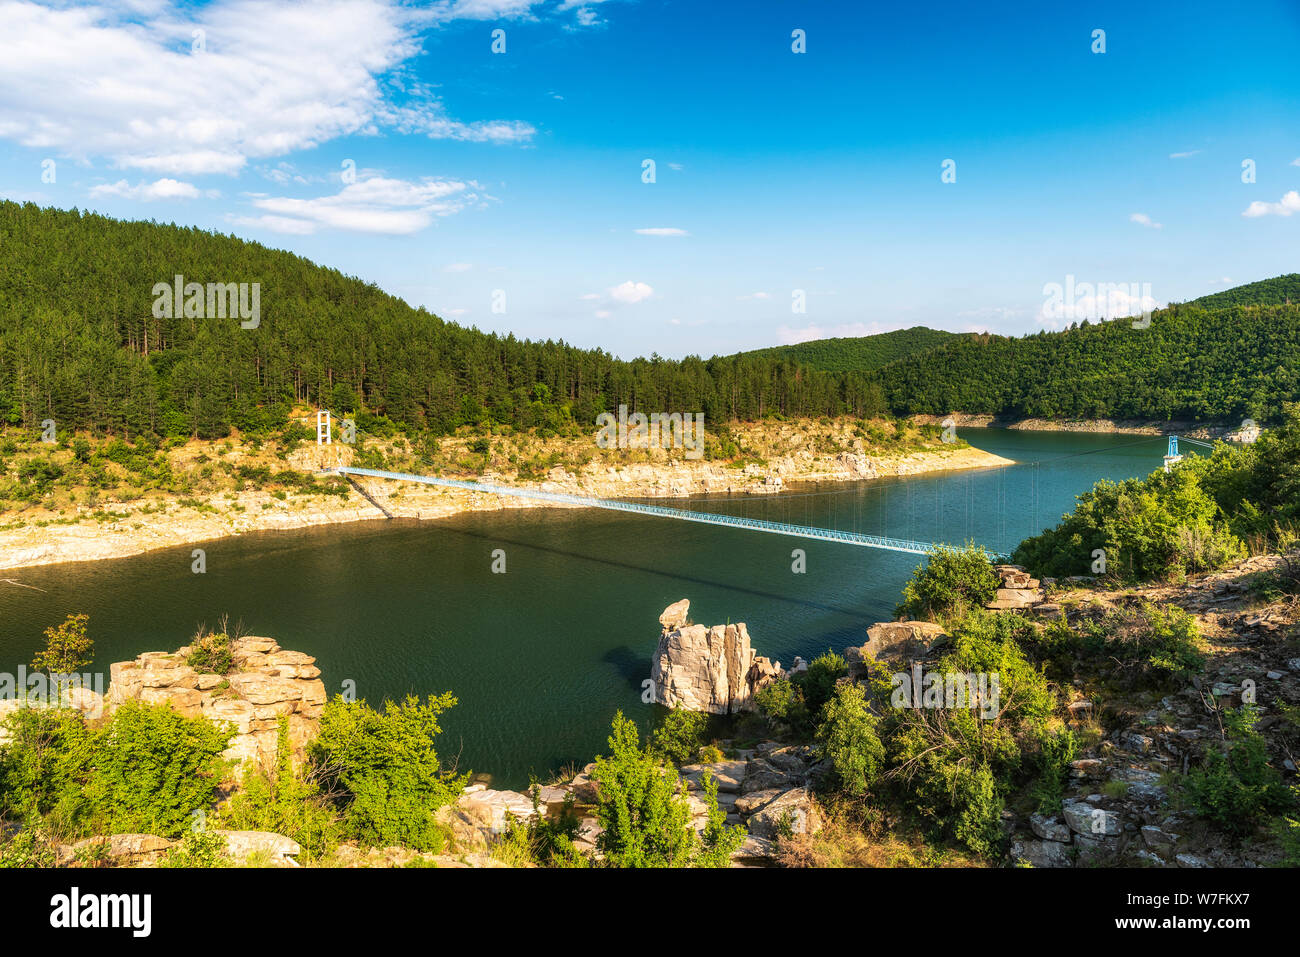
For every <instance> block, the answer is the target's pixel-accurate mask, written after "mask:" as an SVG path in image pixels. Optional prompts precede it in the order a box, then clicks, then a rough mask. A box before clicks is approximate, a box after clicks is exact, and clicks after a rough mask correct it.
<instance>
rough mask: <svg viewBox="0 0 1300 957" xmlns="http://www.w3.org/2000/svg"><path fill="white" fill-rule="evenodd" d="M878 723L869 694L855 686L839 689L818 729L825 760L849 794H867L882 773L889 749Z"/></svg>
mask: <svg viewBox="0 0 1300 957" xmlns="http://www.w3.org/2000/svg"><path fill="white" fill-rule="evenodd" d="M877 723H878V719H877V718H876V716H875V715H873V714H872V713H871V712H870V711H869V710H868V708H867V698H866V694H865V693H864V692H863V690H862V688H860V687H859V686H857V685H854V684H846V685H840V686H839V687H837V688H836V689H835V692H834V694H833V695H832V697H831V700H830V701H828V702H827V703H826V706H825V708H824V709H823V712H822V722H821V725H820V727H818V729H817V739H818V741H819V742H820V743H821V753H822V757H824V758H827V759H829V760H830V762H831V768H832V770H833V774H834V778H835V784H836V786H837V787H838V788H839V789H840V790H842V791H844V792H845V793H847V794H852V795H856V796H861V795H863V794H865V793H866V792H867V790H868V789H869V788H870V787H871V786H872V785H873V784H874V783H875V781H876V778H877V777H878V776H879V774H880V771H881V768H882V765H883V764H884V761H885V749H884V746H883V745H882V744H881V743H880V737H879V735H878V734H877V732H876V725H877Z"/></svg>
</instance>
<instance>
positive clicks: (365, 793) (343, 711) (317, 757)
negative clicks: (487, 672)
mask: <svg viewBox="0 0 1300 957" xmlns="http://www.w3.org/2000/svg"><path fill="white" fill-rule="evenodd" d="M455 704H456V698H455V697H454V696H453V695H451V694H443V695H436V696H435V695H429V696H428V698H427V699H426V700H425V701H424V702H423V703H422V702H421V701H420V699H419V698H417V697H415V696H414V695H408V696H407V697H406V698H405V699H404V700H403V701H402V702H400V703H395V702H392V701H386V702H385V703H384V709H383V711H376V710H374V709H373V708H370V707H369V706H367V705H366V703H365V701H357V702H347V701H344V700H343V698H342V696H336V697H335V698H333V699H332V700H331V701H330V702H329V703H328V704H327V705H326V706H325V709H324V712H323V713H322V714H321V727H320V735H319V737H317V739H316V740H315V741H314V742H313V743H312V747H311V759H312V762H313V765H314V767H315V773H316V774H317V775H318V779H319V780H320V781H321V784H322V787H323V789H324V790H325V792H326V793H327V794H329V795H331V797H332V798H333V800H334V801H335V802H336V804H337V806H338V807H339V810H340V811H341V813H342V815H343V832H344V835H345V836H347V837H351V838H355V839H356V840H358V841H361V842H362V843H364V844H368V845H371V846H380V847H382V846H386V845H389V844H402V845H405V846H407V847H411V848H414V849H416V850H420V851H434V852H436V851H438V850H440V849H441V848H442V846H443V843H444V841H445V832H444V829H443V828H442V827H441V826H440V825H439V824H438V823H437V821H436V814H437V811H438V809H439V808H441V807H443V806H445V805H447V804H450V803H452V802H453V801H455V800H456V798H458V797H459V796H460V792H461V790H462V789H463V788H464V786H465V782H466V781H467V780H468V778H469V775H468V774H457V773H454V772H451V771H444V770H443V769H442V768H441V765H440V764H439V760H438V753H437V751H436V749H435V747H434V740H435V739H436V738H437V736H438V735H439V734H440V733H441V731H442V729H441V727H439V725H438V717H439V715H441V714H442V713H443V712H444V711H446V710H447V709H448V708H451V707H454V706H455Z"/></svg>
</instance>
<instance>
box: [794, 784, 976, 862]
mask: <svg viewBox="0 0 1300 957" xmlns="http://www.w3.org/2000/svg"><path fill="white" fill-rule="evenodd" d="M818 810H819V811H820V813H821V819H822V826H821V829H820V830H819V831H818V832H817V833H816V834H815V835H811V836H809V835H796V836H795V837H793V838H783V839H782V840H781V845H780V856H779V858H778V860H779V863H780V864H781V866H783V867H984V866H986V865H985V864H984V863H983V862H982V861H980V860H979V859H978V858H977V857H975V856H974V855H971V854H968V853H966V852H964V851H960V850H956V849H952V848H938V847H934V846H932V845H931V844H929V843H927V842H926V841H925V839H924V838H923V837H921V835H919V834H917V833H915V832H913V831H909V830H908V829H905V828H902V827H899V826H897V825H894V824H891V823H890V822H888V821H887V820H886V818H885V816H884V814H883V813H882V812H880V811H878V810H876V809H874V808H870V807H863V806H861V805H857V804H853V803H850V802H847V801H839V800H830V801H823V802H819V804H818Z"/></svg>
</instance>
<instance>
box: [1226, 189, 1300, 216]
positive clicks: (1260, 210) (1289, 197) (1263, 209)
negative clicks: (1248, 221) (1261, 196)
mask: <svg viewBox="0 0 1300 957" xmlns="http://www.w3.org/2000/svg"><path fill="white" fill-rule="evenodd" d="M1296 212H1300V192H1296V191H1295V190H1294V189H1293V190H1291V192H1289V193H1287V194H1286V195H1285V196H1283V197H1282V199H1281V201H1279V202H1276V203H1266V202H1264V201H1262V200H1258V199H1257V200H1255V201H1254V202H1253V203H1251V204H1250V205H1249V206H1247V207H1246V209H1245V211H1244V212H1243V213H1242V214H1241V215H1243V216H1247V217H1250V218H1252V219H1253V218H1255V217H1257V216H1290V215H1291V214H1292V213H1296Z"/></svg>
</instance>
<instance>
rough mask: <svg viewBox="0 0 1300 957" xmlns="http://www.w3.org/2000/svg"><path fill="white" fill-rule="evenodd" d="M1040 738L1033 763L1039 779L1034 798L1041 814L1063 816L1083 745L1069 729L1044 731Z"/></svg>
mask: <svg viewBox="0 0 1300 957" xmlns="http://www.w3.org/2000/svg"><path fill="white" fill-rule="evenodd" d="M1037 737H1038V742H1037V744H1038V747H1037V749H1036V751H1035V753H1034V754H1033V755H1032V756H1031V762H1032V765H1033V767H1034V768H1035V770H1036V772H1037V775H1038V776H1037V779H1036V780H1035V781H1034V783H1033V785H1032V786H1031V788H1030V796H1031V797H1032V798H1033V800H1034V803H1035V806H1036V807H1037V809H1038V812H1039V813H1040V814H1059V813H1060V812H1061V805H1062V803H1063V801H1064V798H1065V782H1066V775H1067V773H1068V772H1069V769H1070V762H1071V761H1073V760H1074V759H1075V755H1076V754H1077V753H1078V749H1079V743H1078V740H1077V739H1076V737H1075V734H1074V732H1073V731H1071V730H1069V729H1068V728H1060V729H1057V730H1055V731H1048V730H1047V729H1045V728H1044V729H1040V730H1039V731H1038V732H1037Z"/></svg>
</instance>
